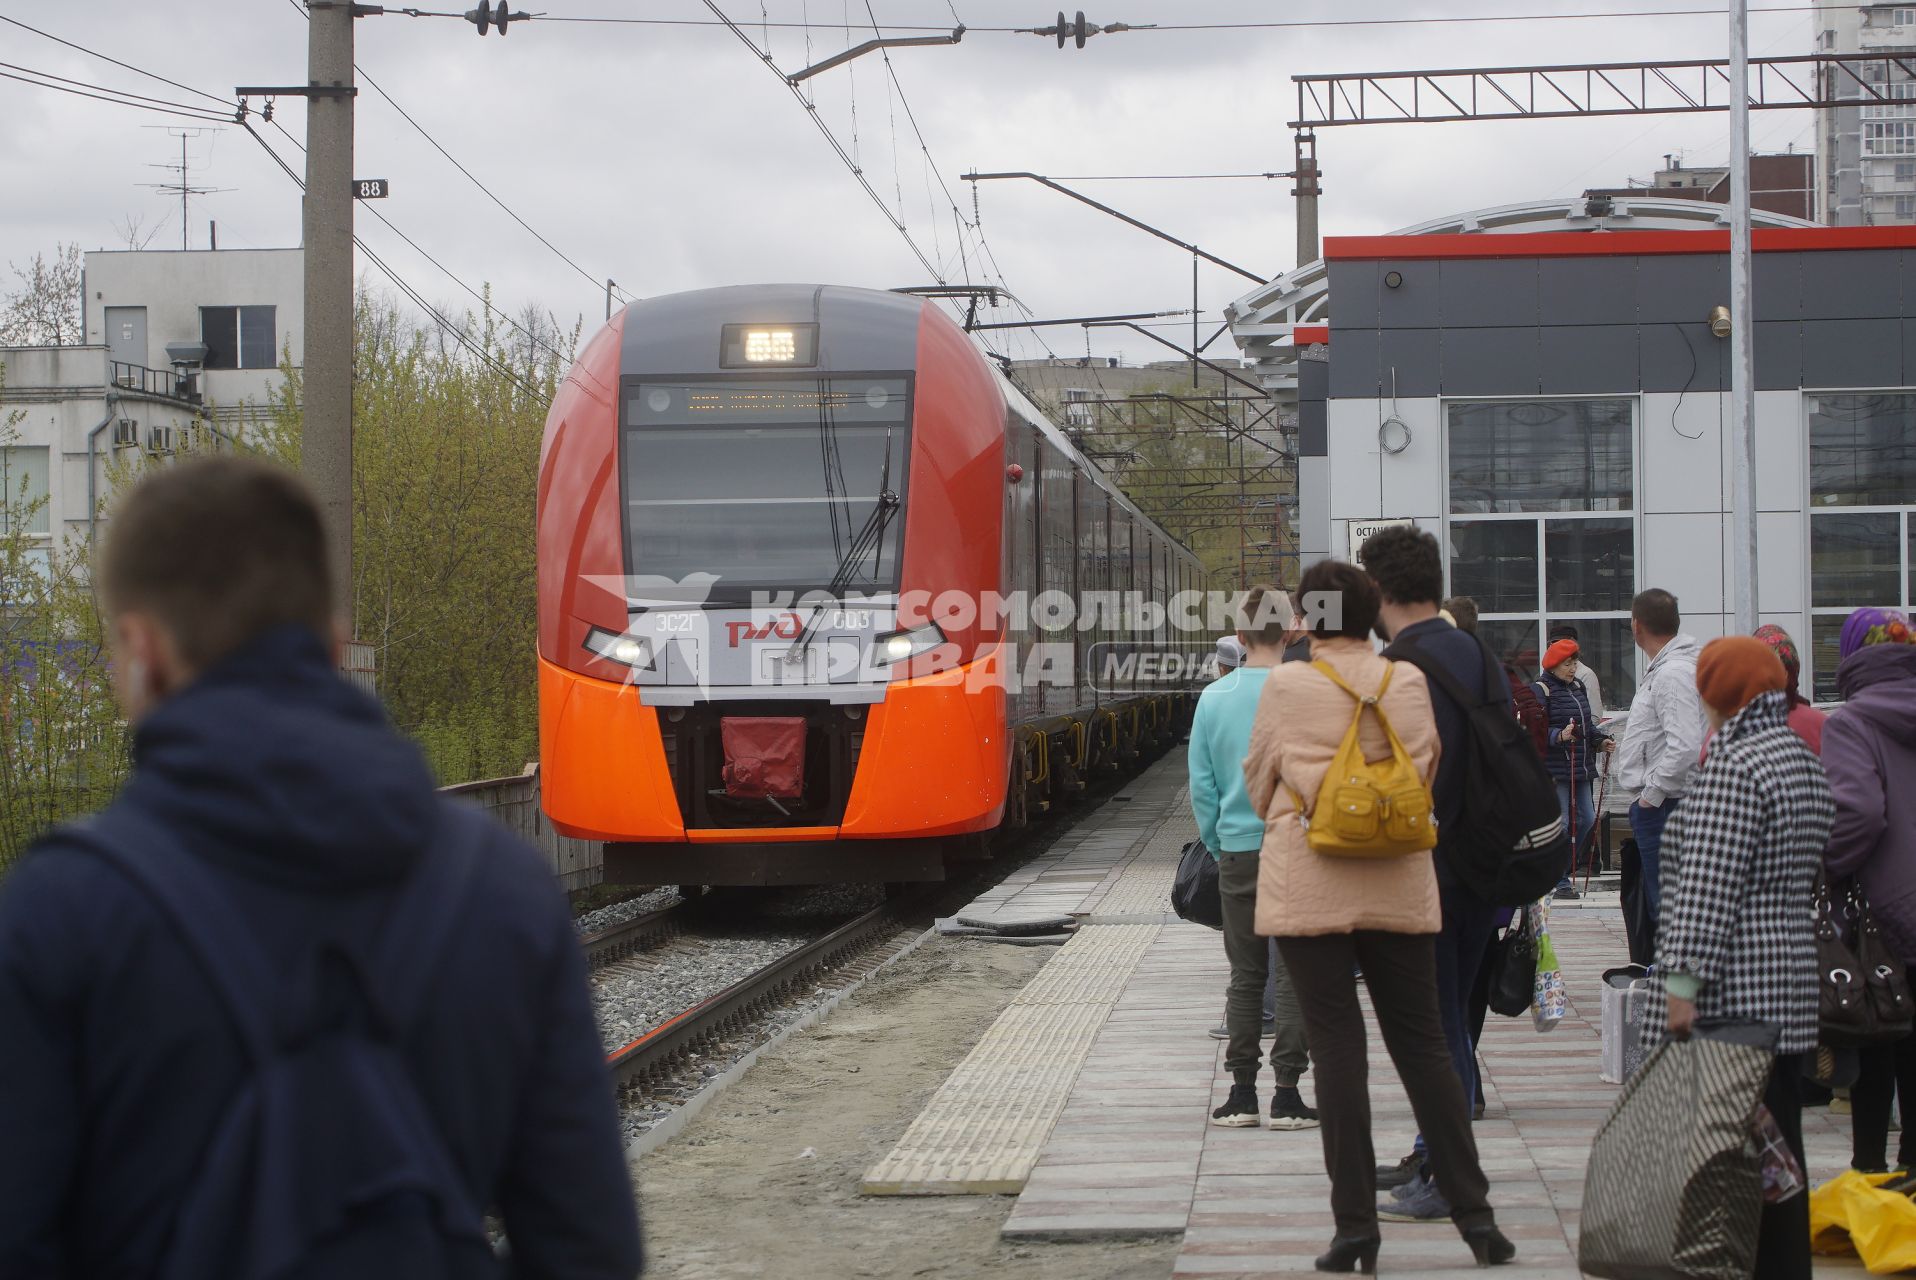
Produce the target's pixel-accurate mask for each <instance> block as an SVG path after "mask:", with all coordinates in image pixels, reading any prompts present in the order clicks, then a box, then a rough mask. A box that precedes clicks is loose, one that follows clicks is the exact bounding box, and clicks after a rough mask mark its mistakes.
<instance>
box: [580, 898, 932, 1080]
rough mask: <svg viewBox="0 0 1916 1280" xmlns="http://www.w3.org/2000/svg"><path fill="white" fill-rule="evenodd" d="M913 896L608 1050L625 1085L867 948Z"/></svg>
mask: <svg viewBox="0 0 1916 1280" xmlns="http://www.w3.org/2000/svg"><path fill="white" fill-rule="evenodd" d="M908 902H909V900H905V901H894V902H886V903H883V904H881V905H879V906H877V907H874V908H873V909H872V910H870V911H867V912H866V913H865V914H864V915H862V916H859V917H857V918H856V919H854V920H851V921H848V922H847V923H845V924H842V925H840V926H839V927H838V928H836V929H834V930H832V931H831V932H830V933H828V934H826V935H824V936H823V937H821V938H818V939H815V940H814V941H811V942H808V943H806V944H805V945H804V946H802V947H799V948H797V949H796V950H793V951H788V952H786V953H785V954H784V955H782V956H780V957H778V959H776V960H774V961H772V962H771V963H770V964H768V965H766V966H765V967H764V968H762V969H760V970H759V971H758V972H756V973H754V974H751V975H749V976H748V977H745V978H742V979H740V980H739V981H738V982H735V983H733V984H732V985H731V986H729V987H727V988H725V990H723V991H721V992H719V993H718V994H717V995H713V996H708V997H707V998H706V999H704V1000H702V1001H700V1002H699V1003H698V1004H696V1005H693V1006H692V1007H691V1008H690V1009H687V1010H686V1011H685V1012H683V1013H681V1014H678V1015H677V1016H675V1017H673V1018H669V1019H667V1020H666V1021H665V1022H662V1023H660V1024H659V1025H658V1026H656V1027H654V1028H652V1029H651V1030H650V1031H647V1032H646V1033H645V1034H644V1035H642V1036H640V1037H638V1038H637V1039H636V1040H633V1041H631V1042H630V1043H628V1044H626V1045H624V1046H622V1047H621V1048H618V1049H615V1050H613V1051H612V1052H610V1053H608V1054H607V1055H606V1062H607V1065H609V1066H610V1067H611V1068H612V1073H613V1075H614V1077H615V1078H616V1079H617V1080H618V1083H619V1088H620V1090H621V1091H624V1090H625V1089H627V1088H629V1087H631V1086H633V1085H635V1084H636V1083H637V1082H638V1081H639V1080H640V1079H641V1078H642V1077H644V1076H645V1075H646V1074H648V1073H649V1072H653V1071H656V1070H658V1069H660V1068H662V1067H665V1066H667V1065H669V1064H670V1063H671V1062H672V1061H673V1060H674V1059H676V1058H678V1057H679V1056H680V1055H681V1054H684V1053H686V1052H688V1051H690V1050H692V1049H695V1048H697V1047H698V1045H699V1044H700V1043H701V1042H702V1041H704V1040H705V1039H707V1038H708V1037H710V1036H713V1035H716V1034H718V1033H719V1032H721V1031H723V1030H725V1028H726V1027H728V1026H730V1025H731V1024H733V1023H734V1022H737V1021H741V1020H744V1019H746V1018H748V1017H750V1016H751V1015H752V1014H754V1013H755V1012H756V1011H758V1010H759V1009H761V1008H763V1007H765V1006H767V1005H769V1004H770V1003H771V1002H772V1001H773V1000H774V999H775V998H776V997H777V996H779V995H780V994H782V993H783V992H785V991H786V990H788V989H789V988H791V987H792V986H794V985H796V984H797V983H798V982H799V981H800V980H801V979H803V978H805V977H807V976H809V975H811V974H813V973H815V972H817V971H818V970H821V969H825V968H829V967H830V966H832V965H834V964H837V963H839V962H841V961H843V960H846V959H848V958H850V957H851V956H852V955H853V954H855V953H857V952H860V951H864V950H867V949H869V948H870V947H872V946H874V945H875V944H877V943H878V942H879V941H881V940H882V939H884V938H886V937H889V936H891V935H893V934H895V933H897V932H898V931H899V929H900V928H902V927H903V925H904V919H903V908H904V907H905V906H906V905H908Z"/></svg>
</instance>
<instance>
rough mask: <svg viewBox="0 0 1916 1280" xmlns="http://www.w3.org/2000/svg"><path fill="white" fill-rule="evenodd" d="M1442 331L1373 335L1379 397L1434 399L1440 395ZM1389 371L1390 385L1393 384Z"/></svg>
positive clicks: (1406, 330) (1387, 331)
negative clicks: (1395, 396) (1375, 343)
mask: <svg viewBox="0 0 1916 1280" xmlns="http://www.w3.org/2000/svg"><path fill="white" fill-rule="evenodd" d="M1442 356H1443V330H1441V329H1384V330H1380V331H1379V333H1378V335H1377V386H1378V391H1379V394H1381V395H1391V394H1392V393H1393V388H1394V389H1395V394H1397V395H1398V396H1434V395H1439V394H1441V393H1442V391H1443V379H1442V377H1441V373H1442V370H1441V361H1442ZM1393 370H1394V371H1395V374H1394V381H1393Z"/></svg>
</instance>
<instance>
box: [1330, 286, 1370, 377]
mask: <svg viewBox="0 0 1916 1280" xmlns="http://www.w3.org/2000/svg"><path fill="white" fill-rule="evenodd" d="M1340 305H1341V304H1340ZM1376 394H1377V330H1375V329H1339V330H1337V332H1335V333H1333V334H1332V335H1331V382H1330V398H1331V399H1333V400H1348V399H1359V400H1368V399H1371V398H1372V397H1374V396H1375V395H1376Z"/></svg>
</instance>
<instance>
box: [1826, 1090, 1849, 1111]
mask: <svg viewBox="0 0 1916 1280" xmlns="http://www.w3.org/2000/svg"><path fill="white" fill-rule="evenodd" d="M1849 1113H1850V1110H1849V1098H1848V1097H1846V1096H1845V1095H1843V1094H1840V1093H1839V1094H1837V1095H1836V1096H1835V1097H1834V1098H1831V1099H1830V1114H1831V1115H1833V1116H1846V1115H1848V1114H1849Z"/></svg>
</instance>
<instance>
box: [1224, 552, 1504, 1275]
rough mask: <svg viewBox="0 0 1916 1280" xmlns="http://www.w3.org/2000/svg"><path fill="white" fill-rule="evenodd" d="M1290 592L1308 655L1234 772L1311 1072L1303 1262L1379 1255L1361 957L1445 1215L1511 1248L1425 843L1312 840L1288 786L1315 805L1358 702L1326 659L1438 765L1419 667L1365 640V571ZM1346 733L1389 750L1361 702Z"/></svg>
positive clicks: (1269, 703)
mask: <svg viewBox="0 0 1916 1280" xmlns="http://www.w3.org/2000/svg"><path fill="white" fill-rule="evenodd" d="M1298 591H1299V601H1300V604H1301V605H1302V607H1303V609H1304V611H1305V619H1306V621H1307V623H1308V625H1309V631H1310V637H1311V658H1312V662H1311V663H1302V662H1291V663H1286V664H1284V665H1282V666H1280V667H1278V668H1277V669H1276V670H1274V671H1272V672H1271V675H1270V677H1269V679H1268V680H1266V682H1265V685H1264V693H1263V696H1262V698H1261V699H1260V700H1259V703H1258V711H1257V723H1256V725H1255V726H1254V727H1253V729H1252V731H1251V746H1250V753H1249V755H1248V756H1247V757H1246V759H1245V761H1244V777H1245V782H1246V783H1247V784H1248V786H1249V789H1250V796H1251V802H1252V803H1253V804H1254V805H1255V806H1256V807H1257V810H1258V812H1260V813H1262V814H1263V815H1264V819H1265V825H1264V847H1263V852H1262V857H1261V860H1260V861H1261V874H1260V877H1259V880H1258V890H1257V931H1258V932H1259V933H1261V934H1268V935H1271V936H1274V937H1276V939H1277V946H1278V950H1279V951H1280V952H1281V953H1282V954H1283V957H1284V963H1285V965H1286V967H1287V968H1288V969H1289V970H1290V974H1291V980H1292V983H1293V984H1294V985H1295V987H1296V989H1297V999H1298V1003H1299V1005H1300V1006H1301V1008H1302V1010H1303V1014H1304V1031H1305V1035H1306V1036H1307V1037H1308V1039H1309V1041H1310V1049H1311V1060H1312V1065H1313V1066H1314V1067H1315V1068H1316V1071H1317V1081H1318V1086H1317V1088H1318V1095H1317V1105H1318V1111H1319V1113H1320V1115H1321V1116H1322V1120H1323V1138H1324V1166H1325V1168H1326V1170H1327V1171H1328V1172H1329V1173H1330V1177H1331V1210H1332V1212H1333V1213H1334V1214H1335V1215H1336V1219H1337V1236H1336V1238H1335V1239H1334V1240H1332V1241H1331V1248H1330V1251H1329V1252H1328V1253H1326V1254H1324V1255H1323V1256H1322V1257H1320V1258H1319V1259H1318V1260H1317V1269H1318V1270H1319V1271H1345V1272H1348V1271H1353V1270H1362V1271H1365V1272H1369V1271H1371V1270H1373V1269H1374V1267H1375V1265H1376V1261H1377V1247H1378V1233H1377V1166H1376V1156H1375V1153H1374V1152H1373V1151H1372V1149H1371V1132H1370V1090H1369V1084H1368V1073H1369V1060H1368V1054H1367V1047H1366V1043H1365V1040H1366V1036H1365V1030H1364V1015H1363V1011H1362V1009H1361V1008H1360V1006H1359V1004H1358V1000H1357V984H1356V982H1355V981H1354V980H1353V979H1352V977H1351V974H1352V971H1353V970H1354V969H1357V968H1360V967H1361V968H1362V970H1363V975H1364V985H1365V986H1366V987H1368V988H1369V990H1370V997H1371V1004H1372V1006H1373V1008H1374V1009H1375V1010H1376V1013H1377V1022H1378V1026H1379V1029H1380V1030H1381V1031H1382V1032H1383V1036H1384V1045H1385V1047H1386V1048H1387V1049H1388V1050H1389V1051H1390V1056H1391V1061H1392V1062H1393V1063H1395V1064H1396V1066H1397V1074H1398V1075H1399V1076H1400V1077H1402V1079H1403V1082H1404V1088H1405V1089H1406V1091H1408V1092H1409V1094H1410V1103H1411V1109H1412V1110H1413V1111H1414V1112H1415V1113H1416V1116H1417V1124H1418V1127H1419V1128H1420V1129H1421V1130H1422V1131H1423V1134H1424V1140H1425V1143H1426V1145H1427V1146H1428V1147H1429V1149H1430V1163H1431V1168H1432V1172H1433V1174H1434V1176H1435V1177H1436V1179H1437V1185H1438V1188H1439V1189H1440V1190H1441V1191H1442V1192H1443V1193H1444V1196H1445V1197H1446V1198H1447V1199H1448V1200H1449V1201H1450V1204H1451V1209H1452V1212H1451V1217H1452V1219H1453V1220H1454V1221H1455V1222H1456V1224H1457V1228H1458V1230H1459V1231H1460V1232H1461V1233H1462V1234H1463V1237H1464V1241H1465V1243H1467V1244H1468V1245H1469V1246H1470V1249H1471V1251H1472V1253H1474V1254H1475V1255H1476V1257H1477V1261H1478V1262H1479V1263H1491V1262H1508V1261H1510V1260H1511V1258H1513V1257H1515V1256H1516V1249H1515V1248H1514V1247H1513V1246H1512V1245H1511V1243H1510V1242H1509V1241H1508V1240H1506V1239H1505V1238H1504V1236H1503V1234H1502V1233H1501V1232H1499V1231H1498V1230H1497V1227H1496V1223H1495V1221H1494V1219H1493V1217H1492V1214H1491V1210H1490V1201H1489V1198H1488V1190H1489V1188H1488V1184H1487V1183H1486V1182H1485V1180H1484V1174H1483V1168H1482V1166H1481V1165H1480V1164H1479V1163H1478V1159H1477V1144H1476V1141H1475V1140H1474V1139H1473V1138H1472V1137H1471V1132H1470V1110H1469V1107H1468V1105H1467V1104H1466V1103H1465V1100H1464V1094H1463V1086H1462V1085H1461V1084H1459V1083H1458V1080H1457V1072H1456V1069H1455V1068H1454V1067H1453V1066H1452V1065H1451V1061H1450V1050H1449V1048H1448V1046H1447V1045H1446V1043H1445V1041H1444V1031H1443V1024H1442V1022H1441V1020H1440V1019H1439V1016H1438V1012H1437V987H1436V971H1437V965H1436V952H1435V943H1434V937H1435V935H1436V933H1437V929H1438V925H1439V923H1440V920H1439V910H1438V903H1437V877H1436V873H1435V871H1434V870H1433V869H1432V867H1431V861H1430V852H1429V850H1424V851H1422V852H1418V853H1411V854H1403V855H1398V856H1395V857H1383V858H1353V857H1332V856H1327V855H1324V854H1320V853H1317V852H1314V851H1313V850H1312V849H1311V848H1310V846H1309V845H1308V844H1307V843H1306V842H1305V832H1304V821H1305V816H1303V815H1300V814H1299V813H1298V807H1297V805H1296V803H1295V801H1294V799H1293V793H1295V795H1297V796H1302V797H1303V798H1304V806H1305V808H1306V809H1307V810H1308V809H1309V808H1310V807H1311V805H1312V804H1313V803H1314V800H1315V798H1316V796H1317V791H1318V787H1319V786H1320V785H1321V784H1322V782H1323V781H1324V774H1325V772H1326V771H1327V770H1328V769H1329V768H1330V764H1331V760H1332V757H1333V756H1334V755H1335V754H1336V752H1337V749H1338V747H1339V746H1340V745H1341V744H1342V743H1343V740H1344V735H1345V733H1346V731H1347V730H1348V729H1349V728H1350V722H1351V715H1352V713H1353V712H1355V711H1356V709H1357V704H1356V703H1355V702H1354V701H1353V700H1352V698H1351V695H1350V694H1348V693H1345V692H1344V691H1343V690H1341V689H1339V688H1338V687H1337V685H1336V684H1334V683H1333V682H1332V681H1331V680H1330V679H1329V678H1328V677H1327V676H1326V675H1324V673H1323V672H1322V671H1319V670H1317V669H1316V666H1315V664H1316V663H1319V662H1322V663H1327V664H1329V665H1330V666H1331V667H1332V668H1333V669H1335V670H1336V672H1337V674H1338V675H1339V676H1340V677H1342V678H1343V680H1344V682H1345V683H1346V684H1348V685H1350V686H1351V688H1352V689H1354V690H1356V691H1358V692H1359V693H1360V694H1366V695H1369V694H1371V693H1372V691H1374V690H1376V689H1377V688H1378V687H1379V686H1380V685H1381V684H1383V681H1384V677H1385V674H1386V673H1387V672H1388V674H1389V676H1390V684H1389V686H1388V687H1387V688H1386V689H1385V691H1384V694H1383V697H1382V698H1381V699H1380V700H1379V702H1378V705H1379V707H1380V709H1381V710H1382V711H1383V713H1384V715H1385V716H1387V717H1388V718H1389V720H1390V723H1391V727H1392V728H1393V729H1394V730H1396V733H1397V737H1398V740H1399V741H1400V742H1402V743H1403V746H1404V749H1405V751H1407V752H1408V753H1409V754H1410V757H1411V760H1412V762H1413V763H1414V764H1415V765H1416V767H1417V768H1418V770H1419V771H1421V772H1422V774H1423V776H1424V779H1425V781H1426V782H1427V783H1428V782H1429V781H1430V780H1431V779H1432V778H1434V777H1435V776H1436V773H1437V753H1438V742H1437V725H1436V721H1435V720H1434V719H1433V717H1432V714H1431V707H1430V692H1429V690H1428V689H1427V688H1426V687H1425V684H1424V676H1423V673H1422V672H1421V671H1419V670H1417V668H1415V667H1413V666H1411V665H1410V664H1409V663H1402V662H1399V663H1392V662H1389V661H1387V660H1386V659H1384V658H1382V657H1379V656H1378V655H1377V654H1376V652H1375V651H1374V650H1373V649H1372V646H1371V643H1370V638H1369V637H1370V632H1371V628H1372V627H1373V626H1374V625H1375V624H1376V621H1377V609H1378V596H1377V588H1376V586H1375V585H1374V584H1372V582H1371V580H1370V578H1369V577H1368V576H1367V575H1365V573H1364V572H1363V570H1361V569H1358V568H1356V567H1355V566H1353V565H1349V564H1345V563H1343V562H1341V561H1334V560H1330V561H1323V562H1321V563H1319V564H1316V565H1313V566H1312V567H1311V568H1310V569H1309V570H1307V571H1306V572H1305V574H1304V578H1303V581H1302V582H1301V583H1299V586H1298ZM1330 602H1341V606H1342V607H1341V609H1338V608H1335V607H1324V606H1326V605H1327V604H1329V603H1330ZM1359 742H1360V744H1361V745H1362V746H1363V749H1364V755H1365V758H1366V759H1369V760H1378V759H1380V758H1383V757H1385V756H1387V755H1389V753H1390V746H1389V742H1388V740H1387V739H1386V738H1385V736H1384V731H1383V728H1382V726H1381V725H1379V724H1378V723H1377V718H1376V717H1375V716H1371V715H1366V716H1365V717H1364V720H1363V725H1362V728H1361V729H1360V731H1359Z"/></svg>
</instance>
